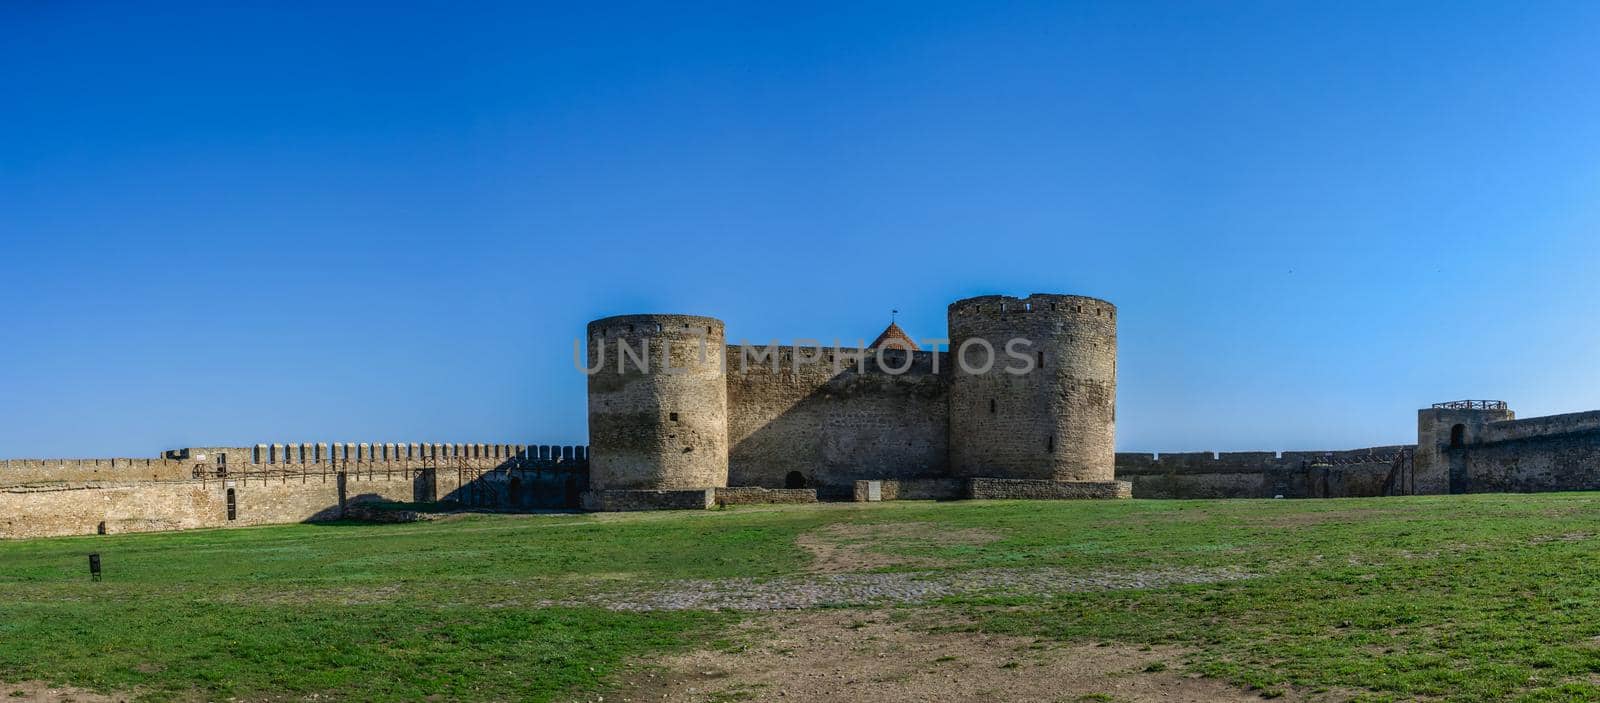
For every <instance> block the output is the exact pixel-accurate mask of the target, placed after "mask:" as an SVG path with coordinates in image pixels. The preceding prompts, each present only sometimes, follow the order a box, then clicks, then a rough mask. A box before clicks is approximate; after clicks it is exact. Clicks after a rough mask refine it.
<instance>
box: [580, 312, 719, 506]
mask: <svg viewBox="0 0 1600 703" xmlns="http://www.w3.org/2000/svg"><path fill="white" fill-rule="evenodd" d="M725 345H726V342H725V337H724V333H723V326H722V321H721V320H717V319H715V318H710V317H697V316H694V315H622V316H618V317H607V318H605V319H601V320H595V321H594V322H591V323H589V355H588V369H589V371H590V373H589V467H590V468H589V487H590V489H592V490H677V489H701V488H718V487H723V486H727V485H728V394H727V384H726V383H725V381H724V379H723V369H722V365H723V354H724V350H725Z"/></svg>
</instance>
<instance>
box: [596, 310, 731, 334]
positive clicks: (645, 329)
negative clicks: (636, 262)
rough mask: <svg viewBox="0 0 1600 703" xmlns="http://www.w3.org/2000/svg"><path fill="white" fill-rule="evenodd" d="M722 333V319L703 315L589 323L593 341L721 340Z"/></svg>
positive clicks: (648, 316) (617, 318) (620, 318)
mask: <svg viewBox="0 0 1600 703" xmlns="http://www.w3.org/2000/svg"><path fill="white" fill-rule="evenodd" d="M722 331H723V325H722V320H718V319H717V318H714V317H704V316H701V315H676V314H641V315H616V316H613V317H605V318H601V319H598V320H595V321H593V322H590V323H589V338H590V339H596V338H599V339H619V338H626V339H637V338H642V337H654V336H668V337H674V338H680V337H708V338H720V337H721V336H722Z"/></svg>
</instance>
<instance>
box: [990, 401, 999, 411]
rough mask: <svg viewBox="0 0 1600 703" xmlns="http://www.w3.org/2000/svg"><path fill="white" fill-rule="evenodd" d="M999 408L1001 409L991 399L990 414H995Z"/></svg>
mask: <svg viewBox="0 0 1600 703" xmlns="http://www.w3.org/2000/svg"><path fill="white" fill-rule="evenodd" d="M997 407H999V406H998V405H996V404H995V402H994V398H990V399H989V412H991V413H992V412H994V411H995V409H996V408H997Z"/></svg>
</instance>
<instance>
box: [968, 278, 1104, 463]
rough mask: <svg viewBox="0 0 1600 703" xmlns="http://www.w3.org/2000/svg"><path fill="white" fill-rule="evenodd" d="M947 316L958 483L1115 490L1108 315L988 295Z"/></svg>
mask: <svg viewBox="0 0 1600 703" xmlns="http://www.w3.org/2000/svg"><path fill="white" fill-rule="evenodd" d="M948 316H949V325H950V350H951V354H950V356H951V362H952V363H951V366H952V369H951V372H952V373H953V377H952V380H951V386H950V460H951V468H952V470H953V471H954V473H955V474H956V475H958V476H965V477H987V478H1012V479H1049V480H1054V481H1111V480H1113V475H1114V472H1115V462H1116V459H1115V451H1116V450H1115V438H1116V396H1117V308H1116V306H1115V305H1112V304H1111V303H1109V302H1106V301H1104V300H1100V299H1098V298H1089V297H1084V296H1077V295H1051V294H1041V293H1035V294H1033V295H1029V296H1028V297H1026V298H1016V297H1011V296H1003V295H988V296H981V297H976V298H967V299H965V300H958V301H956V302H954V303H952V304H951V305H950V307H949V311H948ZM986 361H987V362H989V363H987V364H986V363H985V362H986Z"/></svg>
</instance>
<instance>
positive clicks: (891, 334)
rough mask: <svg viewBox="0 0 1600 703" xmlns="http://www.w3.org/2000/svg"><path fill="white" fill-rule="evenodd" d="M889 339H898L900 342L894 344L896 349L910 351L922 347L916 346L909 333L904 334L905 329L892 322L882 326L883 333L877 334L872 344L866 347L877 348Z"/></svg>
mask: <svg viewBox="0 0 1600 703" xmlns="http://www.w3.org/2000/svg"><path fill="white" fill-rule="evenodd" d="M890 339H893V340H898V341H899V342H900V343H899V344H896V345H894V348H896V349H911V350H912V351H917V350H919V349H921V348H922V347H919V346H917V343H916V342H915V341H912V339H911V335H909V334H906V331H905V330H903V329H900V325H897V324H895V323H893V322H891V323H889V326H888V327H885V328H884V330H883V334H880V335H878V338H877V339H874V340H872V344H869V345H867V348H868V349H877V348H878V347H881V346H883V343H884V342H885V341H887V340H890Z"/></svg>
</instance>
